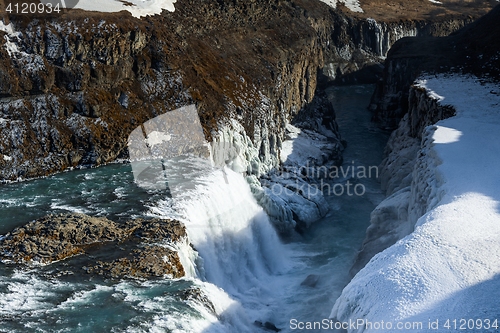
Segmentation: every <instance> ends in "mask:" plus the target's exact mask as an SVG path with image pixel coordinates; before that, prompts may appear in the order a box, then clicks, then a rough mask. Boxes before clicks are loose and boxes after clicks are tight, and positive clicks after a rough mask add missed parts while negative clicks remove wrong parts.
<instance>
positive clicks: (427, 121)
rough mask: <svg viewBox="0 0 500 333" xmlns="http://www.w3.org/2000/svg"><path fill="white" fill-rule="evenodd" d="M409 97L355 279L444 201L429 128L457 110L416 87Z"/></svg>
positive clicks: (391, 142)
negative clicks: (382, 192)
mask: <svg viewBox="0 0 500 333" xmlns="http://www.w3.org/2000/svg"><path fill="white" fill-rule="evenodd" d="M409 96H410V97H409V106H410V107H409V113H408V114H406V115H405V116H404V117H403V119H402V120H401V122H400V123H399V127H398V128H397V129H396V130H395V131H393V132H392V134H391V136H390V138H389V141H388V143H387V145H386V149H385V158H384V159H383V161H382V163H381V165H380V170H381V171H380V179H381V186H382V189H383V190H385V191H386V195H387V198H386V199H385V200H384V201H383V202H381V203H380V204H379V205H378V206H377V207H376V208H375V210H374V211H373V212H372V213H371V217H370V226H369V227H368V229H367V232H366V238H365V240H364V241H363V246H362V249H361V251H360V252H359V253H358V256H357V258H356V262H355V263H354V265H353V267H352V269H351V274H352V275H354V274H356V273H357V272H358V271H359V270H360V269H361V268H363V267H364V266H365V265H366V263H368V261H369V260H370V259H371V258H372V257H373V256H374V255H376V254H377V253H379V252H381V251H383V250H385V249H386V248H388V247H389V246H391V245H393V244H394V243H396V242H397V241H398V240H400V239H402V238H403V237H405V236H406V235H408V234H410V233H411V232H412V231H413V228H414V226H415V223H416V222H417V220H418V219H419V218H420V217H421V216H422V215H423V214H424V213H425V212H427V211H428V210H429V209H431V208H433V206H434V205H435V204H436V202H437V201H439V200H440V196H439V195H438V194H437V193H435V192H434V191H435V188H436V187H435V184H436V182H437V183H438V182H439V180H438V179H436V175H435V171H434V167H435V163H436V162H435V161H436V159H434V158H433V157H434V156H432V154H433V153H432V150H431V149H430V148H429V147H430V144H431V142H429V140H431V139H430V136H429V135H430V134H429V132H432V127H428V126H429V125H432V124H434V123H436V122H437V121H439V120H441V119H445V118H448V117H450V116H451V115H453V114H454V109H453V108H452V107H450V106H448V105H442V104H441V103H439V97H437V96H433V95H430V94H429V93H428V92H427V91H426V90H425V89H423V88H421V87H418V86H416V85H413V86H412V87H411V88H410V92H409ZM430 163H434V164H432V165H431V164H430ZM436 200H437V201H436Z"/></svg>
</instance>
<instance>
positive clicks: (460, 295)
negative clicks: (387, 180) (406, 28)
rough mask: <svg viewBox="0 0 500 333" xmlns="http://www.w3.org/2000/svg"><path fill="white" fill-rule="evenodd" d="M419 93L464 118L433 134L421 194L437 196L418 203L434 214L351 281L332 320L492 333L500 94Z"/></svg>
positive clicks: (423, 158) (471, 84)
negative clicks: (425, 191)
mask: <svg viewBox="0 0 500 333" xmlns="http://www.w3.org/2000/svg"><path fill="white" fill-rule="evenodd" d="M417 85H418V86H420V87H422V88H425V89H426V90H427V91H428V98H433V99H436V100H438V101H439V102H440V103H441V104H442V105H446V104H449V105H452V106H453V107H454V108H455V109H456V111H457V115H456V116H455V117H452V118H448V119H446V120H442V121H439V122H438V123H437V124H436V125H433V126H429V127H427V128H426V130H425V131H424V134H423V136H422V146H421V149H420V152H419V162H418V163H417V165H416V168H415V170H414V173H413V177H414V183H416V185H417V186H416V187H414V189H415V188H417V189H418V188H427V189H428V188H431V189H432V190H431V191H430V195H428V197H426V198H421V199H422V200H425V201H426V202H432V201H433V200H434V201H435V204H432V205H428V207H431V209H430V211H428V212H427V213H426V214H424V216H422V217H421V218H420V219H419V220H418V222H417V224H416V227H415V231H414V232H413V233H412V234H410V235H409V236H407V237H405V238H404V239H402V240H400V241H399V242H397V243H396V244H395V245H393V246H392V247H390V248H388V249H387V250H385V251H384V252H382V253H379V254H378V255H376V256H375V257H374V258H373V259H372V260H371V261H370V262H369V263H368V265H367V266H366V267H365V268H364V269H362V270H361V271H360V272H359V273H358V274H357V275H356V276H355V277H354V279H353V280H352V281H351V283H350V284H349V285H348V286H347V287H346V288H345V289H344V291H343V293H342V295H341V297H340V298H339V299H338V300H337V302H336V303H335V305H334V307H333V310H332V313H331V317H333V318H336V319H337V320H339V321H341V322H346V321H349V320H354V321H355V320H357V319H360V322H359V324H360V325H359V326H356V327H355V328H353V327H351V328H350V329H349V330H348V331H349V332H363V331H365V332H375V331H378V330H377V329H375V326H374V325H372V326H371V327H370V325H368V326H367V325H366V324H367V321H369V322H371V323H378V324H379V325H380V323H381V322H382V321H384V322H385V325H386V326H385V329H386V331H387V332H391V331H395V330H396V328H397V327H398V326H397V325H408V326H407V328H409V327H410V328H412V329H408V330H409V331H415V332H427V331H432V332H449V331H455V330H457V331H458V330H460V327H461V326H462V327H463V328H464V329H465V330H469V331H474V330H475V331H481V332H493V331H495V329H496V328H498V327H496V328H495V327H494V326H496V325H495V324H500V323H499V322H498V320H500V318H499V317H500V315H499V308H498V299H500V177H499V176H500V175H499V171H498V170H499V169H498V165H499V163H500V142H499V140H498V133H500V86H498V85H494V84H484V83H480V82H478V81H477V79H474V78H466V77H462V76H438V77H426V78H423V79H420V80H419V81H417ZM422 175H426V176H425V177H421V176H422ZM419 176H420V177H419ZM417 177H419V178H418V179H417ZM414 189H412V196H418V195H419V193H418V191H415V190H414ZM420 194H421V193H420ZM432 207H434V208H432ZM361 319H362V320H363V321H361ZM461 319H464V320H465V321H464V320H461ZM469 319H470V320H469ZM436 320H438V322H437V323H436ZM453 320H456V321H453ZM496 320H497V321H496ZM419 323H421V326H419ZM464 323H465V324H464ZM447 324H448V325H447ZM387 325H391V326H392V329H390V328H389V326H387ZM463 325H465V326H463ZM455 326H456V329H455ZM488 327H489V328H488ZM435 328H437V329H435ZM379 330H380V326H379ZM462 331H463V330H462Z"/></svg>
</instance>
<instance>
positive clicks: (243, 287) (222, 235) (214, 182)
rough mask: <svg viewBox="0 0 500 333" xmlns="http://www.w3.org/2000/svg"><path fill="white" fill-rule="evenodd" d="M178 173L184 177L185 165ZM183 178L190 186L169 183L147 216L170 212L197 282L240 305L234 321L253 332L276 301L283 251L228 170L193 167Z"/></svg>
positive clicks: (242, 181) (235, 175) (251, 199)
mask: <svg viewBox="0 0 500 333" xmlns="http://www.w3.org/2000/svg"><path fill="white" fill-rule="evenodd" d="M182 170H183V174H186V167H185V166H184V167H183V168H182ZM193 170H196V171H195V172H193ZM200 171H201V172H200ZM188 173H189V174H190V176H191V177H190V179H189V183H190V185H189V186H183V184H185V183H183V182H176V181H169V185H170V186H171V191H172V193H173V198H172V199H168V200H164V201H161V202H160V203H158V205H157V206H156V207H154V208H152V212H153V213H154V214H158V215H163V216H170V217H171V216H172V213H173V212H175V215H176V216H177V217H178V218H179V219H180V220H182V222H184V224H185V225H186V228H187V232H188V235H189V239H190V241H191V242H192V244H193V245H194V247H195V249H196V250H197V252H198V253H199V254H200V257H201V260H198V262H197V268H198V275H199V278H200V279H201V280H204V281H207V282H209V283H211V284H214V285H215V286H217V287H219V288H221V289H223V290H224V292H225V293H227V294H229V295H230V296H231V297H232V298H234V299H235V300H237V301H238V303H239V304H238V306H239V305H243V307H244V311H243V312H244V313H245V314H246V315H245V316H246V317H247V318H238V320H239V321H246V325H244V326H245V327H246V329H251V328H254V326H253V324H252V323H253V321H254V320H261V319H262V318H264V317H265V318H269V315H266V314H264V313H263V311H262V308H263V307H264V308H265V307H266V306H264V304H266V305H267V306H268V305H269V303H272V302H275V301H276V296H277V295H276V292H275V289H276V288H275V287H276V285H277V284H278V283H279V282H278V281H277V279H276V277H278V276H280V275H281V274H282V273H284V272H285V271H287V269H288V268H289V262H290V260H289V258H288V257H287V253H289V251H287V250H285V248H284V245H283V244H282V243H281V241H280V240H279V238H278V235H277V234H276V231H275V230H274V228H273V227H272V225H271V223H270V222H269V219H268V216H267V214H266V213H265V212H264V211H263V209H262V208H261V207H260V206H259V205H258V204H257V202H256V200H255V199H254V197H253V195H252V193H251V190H250V186H249V185H248V183H247V182H246V180H245V179H244V177H243V176H242V175H241V174H238V173H235V172H233V171H231V170H230V169H228V168H225V169H223V170H221V169H213V168H206V169H205V170H203V169H200V168H199V164H198V165H197V166H196V167H194V168H193V169H191V171H190V172H188ZM173 178H176V177H173ZM186 181H187V180H186ZM181 188H182V190H180V189H181ZM278 289H279V288H278ZM209 293H211V294H212V298H213V297H216V298H217V299H215V300H214V299H212V302H214V303H215V302H218V301H220V300H219V298H221V297H224V296H222V295H220V294H219V295H217V294H215V295H214V294H213V291H212V292H209ZM242 303H244V304H242ZM219 305H220V304H219ZM232 306H233V307H234V306H235V304H232ZM272 308H273V307H272V306H271V307H269V308H268V309H267V311H268V312H269V311H272ZM222 310H223V311H227V308H224V307H222ZM264 312H265V311H264ZM222 315H223V317H224V314H222ZM241 315H242V311H240V312H239V314H238V316H241ZM226 319H228V318H226ZM228 320H231V319H230V318H229V319H228ZM249 324H250V325H249Z"/></svg>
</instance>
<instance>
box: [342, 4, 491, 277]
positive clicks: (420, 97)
mask: <svg viewBox="0 0 500 333" xmlns="http://www.w3.org/2000/svg"><path fill="white" fill-rule="evenodd" d="M498 18H500V6H497V7H496V8H495V9H494V10H492V11H491V12H490V13H489V14H488V15H486V16H484V17H483V18H481V19H479V20H478V21H476V22H474V23H473V24H471V25H470V26H468V27H466V28H464V29H463V30H461V31H459V32H457V33H456V34H454V35H452V36H449V37H445V38H439V39H435V38H421V39H418V38H415V39H403V40H400V41H399V42H397V43H396V44H395V45H394V47H393V49H391V51H390V53H389V57H388V58H387V60H386V70H385V74H384V75H385V77H384V81H383V82H382V83H381V84H380V85H379V87H378V88H377V90H376V91H375V94H374V99H375V100H376V101H378V103H379V104H378V109H377V113H376V117H377V120H379V121H381V124H383V125H384V126H387V127H391V126H392V124H393V122H396V121H398V120H399V119H401V118H402V119H401V121H399V125H398V127H397V129H396V130H395V131H394V132H393V133H392V135H391V137H390V139H389V142H388V143H387V146H386V151H385V158H384V160H383V161H382V164H381V167H380V170H381V183H382V184H381V185H382V189H383V190H385V191H386V195H387V196H388V197H387V199H386V200H384V201H383V202H382V203H381V204H380V205H379V206H377V208H376V209H375V210H374V211H373V212H372V214H371V220H370V226H369V228H368V230H367V234H366V238H365V240H364V242H363V247H362V249H361V251H360V253H359V254H358V256H357V259H356V262H355V264H354V265H353V268H352V270H351V273H352V274H355V273H357V272H358V271H359V270H360V269H361V268H363V267H364V266H365V264H366V263H368V261H369V260H370V259H371V258H372V257H373V256H374V255H375V254H377V253H379V252H381V251H383V250H384V249H386V248H388V247H389V246H391V245H393V244H394V243H396V242H397V241H398V240H400V239H402V238H403V237H405V236H406V235H408V234H410V233H411V232H412V231H413V228H414V226H415V223H416V221H417V220H418V219H419V218H420V217H421V216H422V215H423V214H424V213H425V212H427V211H429V210H430V209H432V208H434V205H436V203H437V202H438V201H439V200H440V199H441V198H440V195H439V194H438V193H435V192H434V191H433V186H434V185H435V184H436V182H438V180H437V179H436V176H435V174H434V169H435V167H436V166H435V165H427V164H428V163H429V161H433V160H434V159H432V158H428V156H427V154H428V153H429V151H431V150H430V148H429V147H431V142H427V141H428V140H430V139H429V135H426V133H427V132H428V131H431V130H432V127H429V126H430V125H433V124H435V123H437V122H438V121H439V120H442V119H446V118H449V117H451V116H453V115H455V109H454V108H453V107H451V106H450V105H447V104H446V100H444V103H443V102H441V101H440V100H439V99H438V98H437V97H436V96H432V95H431V94H430V93H429V92H428V91H427V90H426V89H424V88H422V87H420V86H418V85H415V84H414V81H415V79H416V78H417V75H419V73H421V72H422V71H424V70H425V71H445V70H449V69H450V68H451V67H453V66H459V64H460V68H461V69H462V70H463V71H465V72H469V73H472V74H476V75H477V76H479V77H482V78H483V79H489V80H491V79H497V80H498V79H499V78H500V76H499V75H498V73H499V72H498V69H497V68H494V64H496V63H498V60H499V59H500V57H499V56H500V44H499V43H498V36H500V29H499V28H498V27H497V26H496V25H493V23H494V22H496V21H498ZM495 38H496V39H495ZM483 46H484V47H483ZM479 47H481V48H479ZM462 52H463V54H462ZM426 138H427V139H426ZM426 140H427V141H426ZM426 147H427V148H426ZM422 180H426V181H422Z"/></svg>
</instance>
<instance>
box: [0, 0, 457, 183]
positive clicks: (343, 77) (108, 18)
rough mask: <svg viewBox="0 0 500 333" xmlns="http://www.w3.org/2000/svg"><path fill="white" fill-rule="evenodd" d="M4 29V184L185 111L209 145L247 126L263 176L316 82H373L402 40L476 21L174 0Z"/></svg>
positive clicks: (103, 154) (115, 152) (91, 161)
mask: <svg viewBox="0 0 500 333" xmlns="http://www.w3.org/2000/svg"><path fill="white" fill-rule="evenodd" d="M3 21H4V22H3V23H2V24H1V27H0V34H1V35H2V36H3V38H2V41H3V42H2V43H3V44H2V47H0V54H1V59H2V61H1V62H0V99H1V100H0V119H1V121H0V138H1V140H0V179H2V180H16V179H26V178H31V177H38V176H45V175H49V174H52V173H55V172H60V171H63V170H66V169H68V168H74V167H81V166H95V165H100V164H104V163H107V162H110V161H113V160H115V159H117V158H127V149H126V146H127V136H128V135H129V134H130V132H131V131H132V130H133V129H134V128H136V127H137V126H139V125H140V124H142V123H143V122H145V121H146V120H148V119H151V118H154V117H155V116H157V115H160V114H163V113H165V112H168V111H169V110H173V109H176V108H178V107H181V106H185V105H189V104H195V105H196V106H197V109H198V113H199V116H200V119H201V122H202V124H203V127H204V131H205V136H206V139H207V140H208V141H212V140H213V139H214V137H213V136H217V135H220V133H221V132H219V130H220V131H222V132H227V131H228V128H231V126H232V125H230V123H231V121H232V120H236V121H237V122H238V123H239V124H240V125H241V128H240V129H239V130H238V133H240V134H241V135H243V132H244V135H246V136H248V138H250V140H251V142H252V146H253V148H252V149H255V150H256V152H257V153H255V154H254V153H252V154H250V155H251V157H250V159H249V160H248V161H247V162H248V163H250V164H251V165H253V167H252V168H247V171H248V172H250V173H251V174H254V175H256V176H260V175H261V174H264V173H266V172H267V171H269V170H270V169H272V168H273V167H275V166H277V165H278V164H279V160H280V158H279V151H280V148H281V144H282V141H283V140H284V137H285V128H286V125H287V124H288V123H290V122H292V121H293V119H294V118H295V117H297V116H298V115H299V112H301V110H303V109H304V107H305V106H306V105H307V104H308V103H310V102H311V101H312V100H313V97H314V95H315V90H316V86H317V82H318V78H319V80H320V81H322V82H328V81H331V80H337V82H356V81H363V80H368V81H370V80H373V79H375V78H376V77H377V75H378V74H377V73H380V71H381V69H380V68H381V67H380V62H381V59H383V57H384V56H385V54H386V52H387V50H388V48H389V47H390V45H391V44H392V43H393V42H394V41H395V40H397V39H398V38H400V37H402V36H406V35H421V34H424V35H426V34H430V35H442V34H447V33H449V32H450V31H452V30H454V29H457V28H458V27H460V26H462V25H463V24H464V23H466V21H467V19H462V18H460V19H456V20H444V21H443V20H441V21H438V22H434V23H426V22H420V21H411V20H409V21H408V22H402V23H401V22H397V23H396V22H394V23H377V22H375V21H374V20H371V19H361V18H355V17H351V16H350V15H348V14H345V13H343V12H341V11H334V10H332V9H331V8H330V7H328V6H327V5H325V4H323V3H321V2H319V1H316V0H296V1H272V2H268V1H262V0H256V1H251V2H239V1H234V2H215V1H208V0H207V1H202V2H196V3H194V2H193V1H192V0H179V1H178V2H177V3H176V11H175V12H173V13H170V12H163V13H162V14H161V15H156V16H150V17H147V18H144V19H141V20H139V19H135V18H133V17H132V16H131V15H129V14H128V13H126V12H121V13H113V14H110V13H106V14H104V13H96V12H92V13H90V12H84V11H81V10H73V11H70V12H68V13H65V14H64V15H61V16H53V17H36V18H33V17H31V18H30V17H27V16H10V17H9V18H6V17H4V19H3ZM325 64H326V66H325ZM323 68H325V70H322V69H323ZM363 68H366V69H367V71H368V72H367V71H363ZM372 69H375V71H374V72H373V71H372ZM318 73H319V74H318ZM322 73H326V74H327V76H325V75H323V74H322ZM328 117H330V118H332V115H328ZM228 126H229V127H228ZM237 127H238V126H237ZM241 129H242V130H243V131H242V130H241ZM218 133H219V134H218ZM338 139H339V138H338ZM250 155H249V156H250ZM335 155H336V156H334V159H335V158H336V159H337V161H339V159H338V156H339V155H340V154H339V153H338V154H335ZM229 162H230V161H229Z"/></svg>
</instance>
